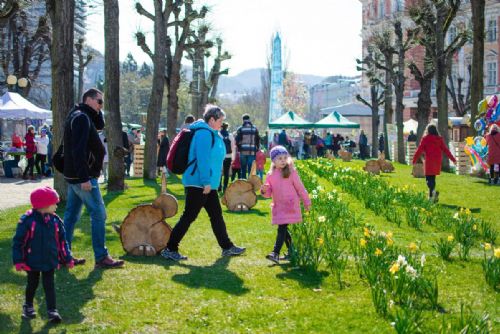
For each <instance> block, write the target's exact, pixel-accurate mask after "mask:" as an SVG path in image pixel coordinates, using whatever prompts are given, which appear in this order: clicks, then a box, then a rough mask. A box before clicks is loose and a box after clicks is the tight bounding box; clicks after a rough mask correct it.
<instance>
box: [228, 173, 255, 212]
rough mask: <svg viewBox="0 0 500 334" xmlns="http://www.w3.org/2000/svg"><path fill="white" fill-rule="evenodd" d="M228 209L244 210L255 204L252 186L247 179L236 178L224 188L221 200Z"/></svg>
mask: <svg viewBox="0 0 500 334" xmlns="http://www.w3.org/2000/svg"><path fill="white" fill-rule="evenodd" d="M222 203H223V204H224V205H226V206H227V208H228V209H229V210H230V211H246V210H248V209H251V208H253V207H254V206H255V204H257V195H256V194H255V191H254V186H253V184H252V183H250V182H249V181H247V180H237V181H235V182H233V183H231V185H230V186H229V187H228V188H227V189H226V192H225V193H224V199H223V201H222Z"/></svg>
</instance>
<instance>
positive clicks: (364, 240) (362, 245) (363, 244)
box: [359, 238, 366, 247]
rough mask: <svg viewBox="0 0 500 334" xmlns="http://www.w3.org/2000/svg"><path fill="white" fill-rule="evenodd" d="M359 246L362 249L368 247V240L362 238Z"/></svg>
mask: <svg viewBox="0 0 500 334" xmlns="http://www.w3.org/2000/svg"><path fill="white" fill-rule="evenodd" d="M359 245H360V246H361V247H365V246H366V239H364V238H361V239H360V240H359Z"/></svg>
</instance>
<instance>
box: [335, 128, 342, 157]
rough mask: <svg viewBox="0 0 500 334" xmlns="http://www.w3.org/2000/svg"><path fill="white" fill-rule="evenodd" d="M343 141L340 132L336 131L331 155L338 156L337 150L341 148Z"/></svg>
mask: <svg viewBox="0 0 500 334" xmlns="http://www.w3.org/2000/svg"><path fill="white" fill-rule="evenodd" d="M343 141H344V137H342V136H341V135H340V133H337V135H336V136H335V138H333V155H334V156H336V157H338V156H339V151H340V149H341V144H342V142H343Z"/></svg>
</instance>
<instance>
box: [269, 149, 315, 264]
mask: <svg viewBox="0 0 500 334" xmlns="http://www.w3.org/2000/svg"><path fill="white" fill-rule="evenodd" d="M270 156H271V161H272V163H271V170H270V171H269V173H268V174H267V177H266V182H265V183H264V185H263V186H262V187H261V189H260V191H261V193H262V196H264V197H267V198H270V197H272V199H273V202H272V203H271V212H272V224H273V225H278V234H277V236H276V243H275V244H274V250H273V251H272V252H271V253H270V254H269V255H267V256H266V258H267V259H269V260H271V261H273V262H275V263H279V254H280V251H281V247H283V243H285V244H286V246H287V248H288V249H289V248H290V244H291V242H292V237H291V236H290V233H289V232H288V225H289V224H295V223H300V222H302V213H301V211H300V201H301V200H302V202H303V203H304V207H305V209H306V210H309V208H310V207H311V200H310V199H309V195H308V194H307V191H306V189H305V188H304V185H303V184H302V181H301V180H300V177H299V174H297V171H296V170H295V169H294V168H293V164H292V158H291V157H290V154H289V153H288V151H287V150H286V148H284V147H283V146H275V147H273V148H272V149H271V152H270Z"/></svg>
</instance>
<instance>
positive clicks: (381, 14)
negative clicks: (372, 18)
mask: <svg viewBox="0 0 500 334" xmlns="http://www.w3.org/2000/svg"><path fill="white" fill-rule="evenodd" d="M378 17H379V18H380V19H381V18H384V17H385V0H379V1H378Z"/></svg>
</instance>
